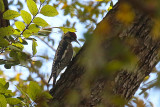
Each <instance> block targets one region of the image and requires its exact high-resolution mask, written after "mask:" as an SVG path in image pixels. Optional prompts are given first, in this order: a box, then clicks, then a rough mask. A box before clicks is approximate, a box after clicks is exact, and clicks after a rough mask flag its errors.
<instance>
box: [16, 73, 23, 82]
mask: <svg viewBox="0 0 160 107" xmlns="http://www.w3.org/2000/svg"><path fill="white" fill-rule="evenodd" d="M21 75H22V73H18V74H17V75H16V77H15V78H16V80H17V81H19V80H20V76H21Z"/></svg>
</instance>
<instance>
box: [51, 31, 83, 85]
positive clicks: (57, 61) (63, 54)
mask: <svg viewBox="0 0 160 107" xmlns="http://www.w3.org/2000/svg"><path fill="white" fill-rule="evenodd" d="M73 41H75V42H77V43H78V44H79V45H80V43H79V42H78V41H77V35H76V34H75V33H74V32H70V31H69V32H67V33H65V34H64V35H63V36H62V40H61V41H60V42H59V45H58V48H57V50H56V53H55V57H54V60H53V64H52V70H51V75H50V77H49V80H48V84H49V82H50V80H51V79H52V78H53V86H55V84H56V79H57V77H58V75H59V73H60V72H61V71H62V70H63V69H64V68H65V67H66V66H67V65H68V64H69V62H70V61H71V59H72V57H73V47H72V44H71V42H73Z"/></svg>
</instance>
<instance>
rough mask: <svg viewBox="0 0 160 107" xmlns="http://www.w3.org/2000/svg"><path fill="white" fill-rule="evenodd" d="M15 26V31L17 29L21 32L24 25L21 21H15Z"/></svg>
mask: <svg viewBox="0 0 160 107" xmlns="http://www.w3.org/2000/svg"><path fill="white" fill-rule="evenodd" d="M15 26H16V27H17V29H19V30H20V31H23V30H24V29H25V24H24V23H23V22H21V21H17V22H15Z"/></svg>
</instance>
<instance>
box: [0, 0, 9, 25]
mask: <svg viewBox="0 0 160 107" xmlns="http://www.w3.org/2000/svg"><path fill="white" fill-rule="evenodd" d="M3 3H4V7H5V11H6V10H8V0H3ZM9 25H10V23H9V20H5V19H3V12H1V11H0V27H7V26H9Z"/></svg>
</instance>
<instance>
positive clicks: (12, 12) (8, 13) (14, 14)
mask: <svg viewBox="0 0 160 107" xmlns="http://www.w3.org/2000/svg"><path fill="white" fill-rule="evenodd" d="M18 16H20V14H19V13H18V12H17V11H15V10H7V11H5V12H4V13H3V19H7V20H10V19H14V18H15V17H18Z"/></svg>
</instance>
